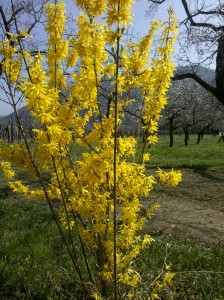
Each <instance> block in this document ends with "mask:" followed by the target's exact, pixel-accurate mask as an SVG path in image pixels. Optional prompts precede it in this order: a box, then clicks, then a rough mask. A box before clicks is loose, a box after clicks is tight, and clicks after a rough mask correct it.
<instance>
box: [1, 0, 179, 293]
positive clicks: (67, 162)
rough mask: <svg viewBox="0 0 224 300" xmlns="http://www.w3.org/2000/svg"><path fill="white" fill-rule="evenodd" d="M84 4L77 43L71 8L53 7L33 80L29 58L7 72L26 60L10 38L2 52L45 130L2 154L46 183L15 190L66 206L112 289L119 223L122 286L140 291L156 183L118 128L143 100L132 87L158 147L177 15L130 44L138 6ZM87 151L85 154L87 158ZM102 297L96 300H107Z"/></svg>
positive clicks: (33, 61) (67, 219)
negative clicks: (128, 30)
mask: <svg viewBox="0 0 224 300" xmlns="http://www.w3.org/2000/svg"><path fill="white" fill-rule="evenodd" d="M76 4H77V6H78V7H79V8H81V9H82V11H83V12H82V13H81V14H80V16H79V17H78V18H77V19H76V23H77V31H76V32H75V33H74V36H72V37H71V38H70V39H69V41H67V40H64V38H63V35H64V31H65V26H66V16H65V9H64V4H63V3H61V2H59V3H57V4H55V5H53V4H47V5H46V19H47V23H46V31H47V34H48V41H47V47H48V51H47V55H46V58H44V57H43V56H41V55H40V54H38V55H36V56H35V57H30V56H29V55H26V61H27V64H28V70H29V72H28V73H29V74H28V76H26V75H24V74H23V72H21V70H20V69H21V66H20V64H21V63H22V61H20V60H19V63H18V65H14V67H13V68H14V71H13V72H14V73H13V72H12V69H10V68H11V67H10V68H9V65H7V64H10V63H14V62H17V60H16V59H17V58H16V55H17V54H16V48H13V47H11V46H10V45H9V44H8V43H7V41H4V42H3V43H2V45H1V47H0V54H1V55H2V56H3V57H4V59H5V60H4V61H7V64H6V63H5V66H4V72H5V73H6V75H7V76H8V78H9V80H10V81H11V82H14V81H15V80H17V78H18V76H19V75H20V84H19V89H20V92H21V93H22V94H23V95H24V97H25V100H26V101H27V102H28V105H27V109H28V110H30V112H31V114H32V116H33V117H34V118H35V120H36V121H37V123H38V124H39V126H38V127H37V128H36V129H34V130H33V133H34V139H33V140H32V143H29V142H27V141H25V143H23V144H21V145H17V144H16V145H11V146H9V145H5V144H4V143H1V144H0V148H1V153H0V154H1V157H2V158H4V159H5V161H7V162H2V163H1V167H2V169H3V171H4V174H5V176H6V177H7V178H8V179H12V178H13V176H14V172H13V170H12V169H11V164H12V165H15V166H17V167H20V168H23V169H24V170H26V171H29V173H30V174H31V175H32V176H33V177H35V178H36V179H39V182H40V187H38V188H32V187H29V186H26V185H25V184H24V183H23V182H22V181H13V180H12V181H11V182H10V186H11V188H12V189H13V190H14V191H15V192H17V193H21V194H23V195H25V196H27V197H31V198H33V199H37V200H41V199H42V200H44V199H47V200H48V201H49V202H50V203H51V201H53V200H57V201H58V202H60V203H61V205H60V206H59V207H60V216H61V221H62V223H63V224H64V226H65V227H66V228H67V229H68V230H71V231H72V230H74V233H78V234H79V236H80V238H81V240H83V241H84V244H85V245H86V246H87V247H88V248H90V249H91V251H95V253H96V255H95V257H97V263H96V265H98V267H99V268H98V275H99V276H100V280H101V281H102V282H104V283H105V284H108V285H110V282H111V280H112V278H113V276H114V273H113V272H114V270H113V260H114V256H113V255H114V223H115V221H116V222H117V232H116V243H117V249H116V258H117V269H118V282H119V284H120V285H121V286H122V285H123V286H126V287H127V290H128V291H130V290H131V289H132V288H134V287H136V286H137V284H138V282H139V280H140V277H139V275H138V274H137V273H136V271H135V270H134V268H131V267H130V266H131V265H132V262H133V260H134V259H135V258H136V257H137V256H138V255H139V253H140V252H141V250H142V249H143V248H144V247H146V245H148V244H149V243H151V242H152V239H151V237H150V236H148V235H140V233H139V232H140V231H141V229H142V228H143V226H144V218H143V217H141V215H140V208H141V198H142V197H146V196H148V194H149V193H150V191H151V190H152V188H153V185H154V184H155V182H156V180H155V178H154V177H153V176H149V175H146V172H145V167H144V164H137V163H135V162H134V161H135V156H136V153H137V151H136V150H137V149H136V148H137V141H136V139H135V138H134V137H117V136H116V134H115V132H116V130H117V128H115V124H116V125H117V126H119V125H122V122H123V117H124V111H125V108H126V106H127V105H129V104H130V103H132V102H133V101H135V99H134V100H133V99H132V100H131V99H129V96H128V95H129V94H130V90H131V89H132V88H135V89H138V90H139V92H140V93H141V95H142V98H143V103H144V107H143V109H142V111H143V115H142V118H143V121H144V124H145V125H144V127H143V130H144V131H145V132H146V133H147V134H148V143H150V144H151V143H155V142H156V141H157V137H156V131H157V122H158V119H159V114H160V111H161V109H162V108H163V107H164V105H165V104H166V97H165V93H166V91H167V89H168V87H169V86H170V82H169V80H170V76H172V71H173V68H174V67H173V63H172V61H171V54H172V48H173V43H174V40H175V31H176V21H175V19H174V18H173V15H172V12H171V13H170V20H169V22H168V24H164V23H163V22H158V21H157V22H153V23H152V26H151V29H150V30H149V33H148V34H147V35H146V36H145V37H143V38H142V39H141V40H140V41H139V42H138V43H137V42H136V43H133V42H129V43H127V44H126V45H125V43H124V42H123V41H122V45H120V39H121V38H122V35H123V32H124V30H123V29H124V28H125V27H126V26H127V25H128V24H130V22H131V18H132V14H131V9H132V5H133V1H132V0H107V1H102V0H97V1H96V0H88V1H87V0H77V1H76ZM98 17H102V18H103V19H105V20H106V22H105V24H100V23H99V21H98V20H99V18H98ZM158 30H160V33H161V38H160V39H159V40H158V47H157V49H156V53H157V54H156V57H153V55H152V54H151V53H150V48H151V45H152V42H153V39H154V38H155V36H156V33H157V31H158ZM112 43H117V51H115V50H114V49H116V47H112V48H111V44H112ZM64 68H68V69H69V72H70V77H69V79H67V78H66V76H64V74H63V70H64ZM105 107H106V109H105ZM90 121H91V122H90ZM87 126H88V129H87ZM115 129H116V130H115ZM81 147H82V150H83V151H82V154H80V155H78V154H77V152H78V150H80V148H81ZM76 150H77V151H76ZM115 150H116V151H115ZM114 155H115V156H116V166H115V161H114ZM142 158H143V162H144V161H147V160H148V159H149V155H145V154H144V153H142ZM115 167H116V178H115ZM158 176H159V178H160V181H161V182H162V183H164V184H166V185H168V186H170V187H172V186H175V185H176V184H178V182H179V181H180V180H181V174H180V173H179V172H174V171H173V170H172V171H171V172H169V173H165V172H163V171H161V170H159V171H158ZM45 178H47V180H45ZM115 189H116V197H117V198H116V211H115V207H114V194H115V193H114V191H115ZM114 213H115V214H116V220H115V219H114ZM151 215H152V212H149V213H148V216H151ZM166 282H168V279H167V280H166ZM97 295H98V294H97V293H96V294H95V296H94V297H95V298H96V299H100V298H99V297H98V296H97ZM97 297H98V298H97Z"/></svg>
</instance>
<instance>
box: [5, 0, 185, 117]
mask: <svg viewBox="0 0 224 300" xmlns="http://www.w3.org/2000/svg"><path fill="white" fill-rule="evenodd" d="M64 2H65V4H66V11H67V14H68V15H70V14H73V15H74V16H77V15H78V11H77V8H76V7H75V5H74V1H73V0H64ZM169 5H171V6H172V7H173V8H174V11H175V13H176V17H177V19H183V17H184V13H183V9H182V6H181V4H180V1H176V0H170V1H169ZM169 5H168V4H167V3H166V2H165V3H164V4H162V5H161V6H160V7H159V10H158V13H157V14H156V16H155V17H156V18H160V19H162V20H166V19H167V16H168V13H167V10H168V7H169ZM147 8H148V2H147V0H136V3H135V5H134V7H133V14H134V20H133V28H132V29H131V31H133V33H134V34H136V35H137V34H138V36H139V37H140V36H142V35H144V34H146V33H147V32H148V29H149V25H150V20H149V19H146V11H147ZM24 105H25V103H24ZM12 111H13V110H12V108H11V107H10V106H9V105H7V104H5V103H3V102H1V101H0V116H3V115H8V114H10V113H11V112H12Z"/></svg>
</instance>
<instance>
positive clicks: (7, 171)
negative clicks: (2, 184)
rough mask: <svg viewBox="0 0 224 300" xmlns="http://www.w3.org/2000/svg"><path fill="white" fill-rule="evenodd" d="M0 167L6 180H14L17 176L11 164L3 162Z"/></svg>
mask: <svg viewBox="0 0 224 300" xmlns="http://www.w3.org/2000/svg"><path fill="white" fill-rule="evenodd" d="M0 167H1V168H2V170H3V173H4V177H5V178H7V179H12V178H13V177H14V176H15V172H14V171H13V170H12V168H11V164H10V163H9V162H8V161H1V162H0Z"/></svg>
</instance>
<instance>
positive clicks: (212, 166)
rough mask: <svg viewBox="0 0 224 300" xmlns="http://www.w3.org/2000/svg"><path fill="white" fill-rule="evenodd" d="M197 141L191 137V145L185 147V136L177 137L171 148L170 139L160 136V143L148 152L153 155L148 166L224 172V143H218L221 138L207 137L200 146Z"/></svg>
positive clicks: (194, 137) (193, 136) (194, 136)
mask: <svg viewBox="0 0 224 300" xmlns="http://www.w3.org/2000/svg"><path fill="white" fill-rule="evenodd" d="M196 139H197V137H196V135H191V136H190V139H189V145H188V146H184V136H175V137H174V146H173V147H172V148H171V147H169V137H168V136H167V137H165V136H159V141H158V143H157V144H156V145H153V146H152V147H151V148H150V149H148V150H147V151H148V152H149V153H150V154H151V159H150V161H149V162H148V166H151V167H152V166H157V167H158V166H159V167H169V168H170V167H175V168H176V167H179V168H181V167H185V168H194V169H200V170H207V169H208V170H224V159H223V157H224V143H223V142H220V143H218V140H219V137H218V136H215V137H214V136H212V135H205V136H204V138H203V139H202V140H201V143H200V144H196Z"/></svg>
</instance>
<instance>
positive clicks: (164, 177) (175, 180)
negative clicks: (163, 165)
mask: <svg viewBox="0 0 224 300" xmlns="http://www.w3.org/2000/svg"><path fill="white" fill-rule="evenodd" d="M157 176H158V177H159V180H160V182H161V183H162V184H164V185H166V186H168V187H170V188H172V187H175V186H176V185H178V184H179V183H180V181H181V180H182V174H181V172H180V171H174V170H173V169H172V170H171V171H170V172H165V171H162V170H161V169H160V168H159V169H158V171H157Z"/></svg>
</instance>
